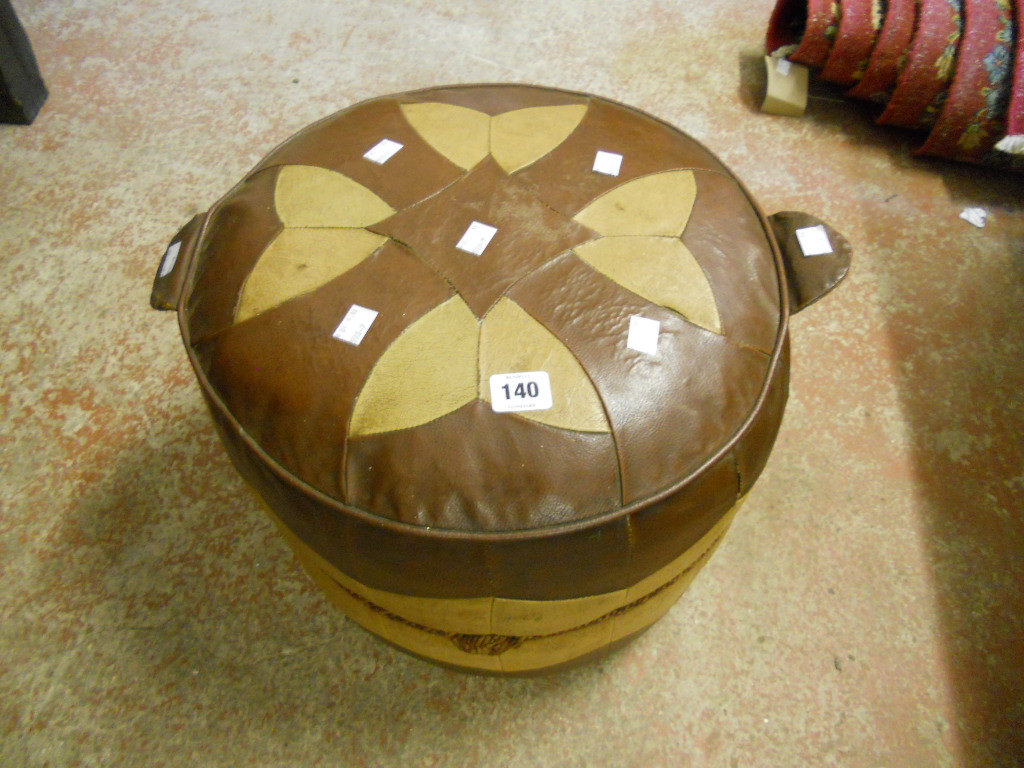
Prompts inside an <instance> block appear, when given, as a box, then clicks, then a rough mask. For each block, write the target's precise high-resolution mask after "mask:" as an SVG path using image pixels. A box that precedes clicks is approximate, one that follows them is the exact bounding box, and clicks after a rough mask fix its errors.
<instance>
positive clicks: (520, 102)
mask: <svg viewBox="0 0 1024 768" xmlns="http://www.w3.org/2000/svg"><path fill="white" fill-rule="evenodd" d="M429 101H437V102H440V103H442V104H456V105H458V106H460V107H469V108H470V109H475V110H478V111H480V112H483V113H484V114H485V115H491V116H494V115H500V114H501V113H503V112H509V111H511V110H513V109H525V108H527V107H558V106H563V105H565V104H585V103H586V102H587V101H588V97H586V96H584V95H583V94H579V93H571V92H569V91H557V90H554V89H551V88H533V87H531V86H525V85H492V86H487V87H484V88H481V87H474V86H455V87H452V88H435V89H431V90H428V91H416V92H415V93H409V94H406V95H404V96H403V97H402V102H403V103H405V104H409V103H414V102H429Z"/></svg>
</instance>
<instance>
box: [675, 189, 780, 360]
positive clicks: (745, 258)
mask: <svg viewBox="0 0 1024 768" xmlns="http://www.w3.org/2000/svg"><path fill="white" fill-rule="evenodd" d="M696 176H697V202H696V203H695V204H694V206H693V213H691V214H690V222H689V224H687V226H686V229H685V230H684V231H683V243H684V244H685V245H686V247H687V248H689V249H690V252H691V253H692V254H693V255H694V257H696V259H697V262H698V263H699V264H700V265H701V267H702V268H703V269H704V272H705V274H707V276H708V280H710V281H711V287H712V289H713V290H714V293H715V299H716V301H717V302H718V312H719V316H720V317H721V320H722V332H723V333H724V334H725V335H726V336H727V337H729V338H730V339H733V340H735V341H738V342H740V343H741V344H746V345H748V346H751V347H753V348H755V349H759V350H761V351H763V352H771V350H772V349H774V348H775V337H776V335H777V333H778V328H779V315H780V309H779V307H780V297H779V278H778V272H777V269H776V266H775V260H774V259H773V258H772V246H771V243H770V241H769V240H768V237H767V235H766V234H765V230H764V225H763V224H762V222H761V220H760V219H759V218H758V216H757V214H756V213H755V211H754V209H753V208H752V207H751V204H750V201H749V200H748V199H747V196H746V195H745V194H744V192H743V189H742V188H741V187H740V186H739V185H738V184H737V183H736V182H735V181H734V180H733V179H732V178H730V177H728V176H722V175H720V174H716V173H698V174H696Z"/></svg>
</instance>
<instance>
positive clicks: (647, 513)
mask: <svg viewBox="0 0 1024 768" xmlns="http://www.w3.org/2000/svg"><path fill="white" fill-rule="evenodd" d="M738 497H739V483H738V479H737V477H736V464H735V462H734V460H733V457H732V455H731V454H726V455H725V456H724V457H722V459H721V460H719V461H718V462H717V463H716V464H714V465H713V466H711V467H709V468H708V469H706V470H705V471H704V472H702V473H701V474H700V475H699V476H698V477H696V478H695V479H694V480H692V481H691V482H690V483H689V484H687V485H686V486H685V487H684V488H683V489H682V490H680V491H679V492H678V493H676V494H674V495H672V496H670V497H668V498H667V499H665V500H664V501H661V502H659V503H657V504H653V505H651V506H649V507H645V508H644V509H642V510H640V511H638V512H637V513H636V514H634V515H633V516H632V530H633V542H634V543H633V552H634V555H633V569H632V571H631V572H630V574H629V581H630V583H636V582H638V581H640V580H641V579H644V578H646V577H648V576H650V575H651V574H652V573H654V572H655V571H657V570H658V569H659V568H662V567H664V566H665V565H666V564H668V563H670V562H672V561H673V560H674V559H675V558H677V557H679V554H680V553H681V552H685V551H686V550H688V549H689V548H690V547H692V546H693V545H694V544H696V543H697V541H698V540H699V539H700V538H701V537H702V536H703V535H704V534H706V533H707V532H708V531H709V530H711V528H712V527H713V526H714V525H715V523H717V522H718V521H719V520H720V519H721V518H722V516H723V515H725V514H726V513H727V512H728V511H729V510H730V509H732V507H733V506H734V505H735V504H736V501H737V498H738Z"/></svg>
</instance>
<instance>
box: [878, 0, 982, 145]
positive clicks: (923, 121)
mask: <svg viewBox="0 0 1024 768" xmlns="http://www.w3.org/2000/svg"><path fill="white" fill-rule="evenodd" d="M962 28H963V16H962V14H961V0H922V2H921V10H920V14H919V16H918V23H917V32H916V33H915V35H914V42H913V43H912V44H911V46H910V55H909V56H908V58H907V63H906V66H905V67H904V68H903V71H902V72H900V75H899V78H898V79H897V81H896V89H895V90H894V91H893V94H892V99H890V101H889V105H888V106H887V107H886V109H885V111H884V112H883V113H882V114H881V116H880V117H879V118H878V122H879V123H880V124H882V125H899V126H902V127H904V128H927V127H928V126H930V125H931V124H932V123H933V122H934V121H935V117H936V115H937V114H938V110H939V107H941V103H942V99H943V97H944V96H945V93H946V89H947V88H948V86H949V81H950V80H951V79H952V77H953V70H954V65H955V63H956V55H957V48H958V46H959V43H960V34H961V32H962Z"/></svg>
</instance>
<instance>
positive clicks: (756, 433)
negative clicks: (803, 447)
mask: <svg viewBox="0 0 1024 768" xmlns="http://www.w3.org/2000/svg"><path fill="white" fill-rule="evenodd" d="M788 397H789V337H788V336H787V337H786V338H785V339H784V340H783V342H782V350H781V353H780V357H779V363H778V365H777V366H776V368H775V373H774V376H773V378H772V382H771V384H770V385H769V387H768V392H767V394H766V395H765V400H764V405H763V406H762V407H761V410H760V412H759V413H758V415H757V418H756V419H755V421H754V423H753V424H751V425H750V427H749V429H748V430H747V432H746V434H745V435H743V437H742V438H741V439H740V440H739V442H737V443H736V446H735V448H733V453H734V454H735V456H736V469H737V471H738V472H739V483H740V493H741V494H746V493H747V492H748V491H750V489H751V487H752V486H753V485H754V482H755V481H756V480H757V478H758V477H759V476H760V475H761V472H762V471H763V470H764V467H765V465H766V464H767V463H768V456H769V454H771V451H772V447H773V446H774V445H775V438H776V437H777V436H778V434H779V427H780V426H781V425H782V416H783V413H784V412H785V409H786V400H787V399H788Z"/></svg>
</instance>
